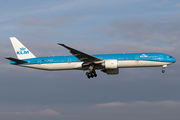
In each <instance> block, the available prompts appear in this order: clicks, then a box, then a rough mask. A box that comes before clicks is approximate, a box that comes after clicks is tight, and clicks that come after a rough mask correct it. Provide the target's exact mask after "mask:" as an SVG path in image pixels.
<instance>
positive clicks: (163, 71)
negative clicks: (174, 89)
mask: <svg viewBox="0 0 180 120" xmlns="http://www.w3.org/2000/svg"><path fill="white" fill-rule="evenodd" d="M166 67H167V65H163V69H162V73H165V68H166Z"/></svg>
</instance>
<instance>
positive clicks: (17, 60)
mask: <svg viewBox="0 0 180 120" xmlns="http://www.w3.org/2000/svg"><path fill="white" fill-rule="evenodd" d="M5 58H6V59H8V60H11V61H14V62H17V63H28V62H27V61H24V60H20V59H16V58H12V57H5Z"/></svg>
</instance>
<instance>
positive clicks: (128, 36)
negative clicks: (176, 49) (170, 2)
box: [94, 17, 180, 46]
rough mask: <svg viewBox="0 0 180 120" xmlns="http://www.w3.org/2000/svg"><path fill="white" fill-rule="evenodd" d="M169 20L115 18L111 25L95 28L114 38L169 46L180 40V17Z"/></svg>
mask: <svg viewBox="0 0 180 120" xmlns="http://www.w3.org/2000/svg"><path fill="white" fill-rule="evenodd" d="M173 18H174V19H172V20H169V19H170V18H166V19H159V20H156V21H150V20H146V19H141V18H132V19H130V20H129V19H128V20H126V19H122V20H114V21H113V22H112V23H111V24H110V25H107V26H97V27H96V28H95V29H94V30H97V31H99V32H103V33H106V34H107V35H110V36H111V37H113V38H116V39H121V40H125V41H132V42H140V43H141V42H142V43H144V44H147V45H158V46H168V45H171V44H174V43H175V42H179V37H180V34H179V33H180V29H179V28H180V27H179V19H180V17H173Z"/></svg>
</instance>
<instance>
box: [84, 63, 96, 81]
mask: <svg viewBox="0 0 180 120" xmlns="http://www.w3.org/2000/svg"><path fill="white" fill-rule="evenodd" d="M86 75H87V78H91V77H92V78H93V77H97V74H96V71H95V70H94V64H91V65H90V66H89V72H86Z"/></svg>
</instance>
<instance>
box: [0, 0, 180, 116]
mask: <svg viewBox="0 0 180 120" xmlns="http://www.w3.org/2000/svg"><path fill="white" fill-rule="evenodd" d="M179 10H180V2H179V1H178V0H173V1H172V0H171V1H170V0H69V1H67V0H51V1H48V0H39V1H37V0H36V1H35V0H31V1H24V0H14V1H9V0H6V1H5V0H4V1H1V4H0V15H1V19H0V26H1V27H0V33H1V37H0V43H1V47H0V54H1V58H0V66H1V70H0V75H1V79H0V91H1V92H0V98H1V99H0V106H1V107H0V119H1V120H12V119H13V120H24V119H26V120H31V119H33V120H40V119H43V120H49V119H54V120H59V119H66V120H72V119H73V120H84V119H86V120H92V119H98V120H106V119H107V120H109V119H111V120H116V119H118V120H119V119H121V120H127V119H138V120H144V119H146V120H152V119H153V120H169V118H170V119H178V118H179V117H180V116H179V112H178V111H180V97H179V96H178V95H179V94H180V93H179V91H180V90H179V88H180V81H179V78H180V76H179V67H180V64H179V62H178V60H179V59H180V57H179V51H180V49H179V45H180V41H179V38H180V22H179V21H180V14H179ZM9 37H17V38H18V39H19V40H20V41H21V42H22V43H23V44H24V45H25V46H26V47H28V49H29V50H31V52H32V53H33V54H35V55H36V56H51V55H70V53H69V51H67V50H66V49H64V48H63V47H61V46H58V45H57V43H64V44H67V45H69V46H71V47H74V48H75V49H78V50H80V51H83V52H86V53H88V54H101V53H122V52H126V53H129V52H135V53H137V52H161V53H167V54H170V55H172V56H174V57H175V58H176V59H177V62H176V63H175V64H173V65H170V66H168V67H167V68H166V73H165V74H162V73H161V69H162V68H133V69H120V74H119V75H116V76H107V75H106V74H104V73H102V72H101V71H97V72H98V77H97V78H96V79H92V80H87V78H86V76H85V72H83V71H56V72H49V71H40V70H32V69H27V68H21V67H16V66H11V65H9V61H7V60H5V59H4V57H7V56H12V57H16V56H15V54H14V51H13V48H12V45H11V43H10V40H9Z"/></svg>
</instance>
